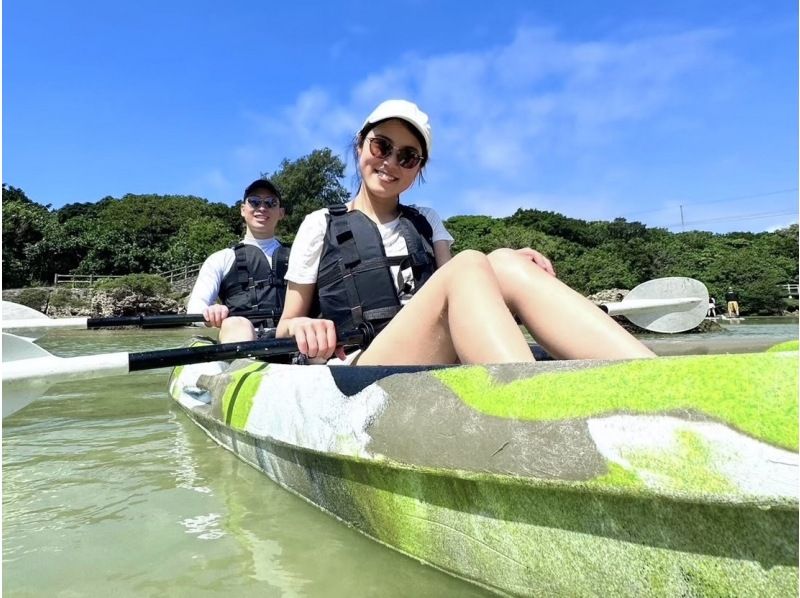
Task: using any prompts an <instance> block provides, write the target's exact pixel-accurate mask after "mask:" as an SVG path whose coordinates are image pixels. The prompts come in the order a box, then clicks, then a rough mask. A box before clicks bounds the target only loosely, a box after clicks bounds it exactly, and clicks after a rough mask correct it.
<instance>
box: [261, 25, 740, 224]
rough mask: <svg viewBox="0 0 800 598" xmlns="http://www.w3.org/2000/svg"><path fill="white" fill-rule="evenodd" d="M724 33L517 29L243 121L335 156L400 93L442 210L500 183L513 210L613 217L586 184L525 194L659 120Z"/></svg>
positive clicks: (315, 92)
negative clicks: (587, 33) (418, 132)
mask: <svg viewBox="0 0 800 598" xmlns="http://www.w3.org/2000/svg"><path fill="white" fill-rule="evenodd" d="M725 35H726V33H725V32H723V31H719V30H710V29H703V30H694V31H685V32H678V33H674V34H663V33H661V32H659V33H657V34H647V33H641V32H639V33H636V34H626V36H624V37H623V36H620V37H619V38H608V39H603V40H599V41H572V40H569V39H567V37H566V36H565V35H564V34H562V33H560V32H559V31H557V30H555V29H548V28H543V27H526V28H520V29H519V30H518V31H517V33H516V35H515V36H514V38H513V39H512V40H510V41H509V43H507V44H505V45H501V46H496V47H490V48H484V49H482V50H479V51H471V52H458V53H448V54H442V55H434V56H418V55H414V54H407V55H405V56H403V57H401V58H400V59H398V60H397V61H396V62H395V63H394V64H389V65H387V66H386V68H384V69H383V70H381V71H379V72H374V73H369V74H367V75H366V76H364V78H363V79H362V80H361V81H360V82H358V83H357V84H355V85H354V86H353V89H352V91H351V93H350V95H349V97H346V98H337V97H334V96H332V95H331V94H330V93H329V92H327V91H326V90H324V89H320V88H310V89H308V90H306V91H304V92H303V93H302V94H300V95H299V96H298V97H297V98H296V100H295V101H294V102H293V103H292V104H291V105H289V106H286V107H285V108H284V109H282V110H281V111H280V113H278V114H270V115H250V118H251V119H252V120H253V122H255V123H257V125H258V130H259V131H260V133H261V135H262V136H263V139H264V141H263V142H264V143H273V144H279V148H280V152H279V153H280V155H281V156H291V155H301V154H303V153H307V152H310V151H311V150H312V149H314V148H318V147H323V146H327V147H330V148H332V149H333V150H334V151H336V152H343V151H345V149H346V146H347V143H348V141H349V140H350V139H351V138H352V135H353V134H354V132H355V131H356V130H357V129H358V127H359V126H360V125H361V122H362V120H363V118H364V117H365V116H366V115H367V114H368V113H369V111H370V110H371V109H372V108H373V107H374V106H375V105H376V104H377V103H378V102H380V101H382V100H384V99H387V98H390V97H406V98H409V99H412V100H414V101H416V102H417V103H418V104H419V105H420V106H421V107H422V108H423V110H425V111H427V112H428V113H429V114H430V115H431V120H432V124H433V132H434V135H433V152H432V161H431V165H430V173H429V179H430V180H431V182H433V181H434V179H435V180H436V181H437V185H436V186H437V187H441V188H442V189H444V188H445V185H448V187H447V188H448V189H449V192H448V193H447V197H448V205H449V206H450V208H449V211H452V212H459V211H463V210H465V209H470V208H471V207H472V204H471V203H470V202H471V201H472V200H471V198H472V197H473V196H474V195H475V193H476V192H475V191H472V190H471V189H473V188H475V187H483V186H484V185H485V183H486V181H487V180H489V181H491V182H492V186H495V185H496V187H497V188H498V189H500V188H505V189H506V190H507V192H506V194H505V195H499V196H498V197H502V198H505V199H502V200H501V203H504V202H510V201H513V202H516V204H515V205H514V209H516V207H520V206H521V205H529V206H530V207H543V206H542V203H541V202H545V203H546V204H547V205H548V206H549V207H544V208H543V209H553V210H557V211H562V212H566V211H570V212H572V213H576V215H577V212H578V210H585V211H584V212H582V214H583V217H584V218H594V217H597V218H603V217H613V215H611V216H610V215H609V214H608V213H606V214H603V213H600V212H599V211H598V206H599V205H601V204H602V203H603V202H600V201H598V200H597V199H596V198H588V197H582V196H583V195H584V193H583V192H577V193H576V192H574V191H570V190H569V189H566V188H565V189H564V196H562V197H559V196H558V195H553V194H551V195H547V194H543V193H536V192H534V191H533V190H535V189H537V188H538V189H542V188H544V186H545V185H544V183H543V180H544V179H545V178H546V177H547V175H548V172H549V171H550V170H553V169H555V168H558V169H561V170H562V171H564V170H566V171H567V175H566V177H565V178H566V179H569V169H570V168H574V170H575V171H576V172H577V171H578V170H579V166H580V164H581V163H583V162H585V161H586V160H587V159H589V158H588V156H592V155H594V156H596V155H597V154H602V152H603V151H604V150H605V148H608V147H615V144H617V143H619V139H621V138H622V137H623V136H624V135H625V134H626V131H627V129H626V127H630V125H633V124H637V123H639V122H640V121H643V120H646V119H651V120H653V121H655V120H656V119H661V118H662V117H663V114H664V112H665V111H667V108H668V107H669V105H670V103H671V102H678V101H680V100H681V99H682V97H681V94H682V93H683V89H684V88H683V85H684V81H683V79H684V78H685V77H690V76H696V75H697V74H698V73H699V72H701V70H702V69H703V68H705V67H707V66H708V65H709V64H713V63H716V62H717V60H718V59H717V57H716V45H717V44H718V43H719V41H720V40H721V39H723V38H724V36H725ZM434 173H435V174H434ZM562 174H563V173H562ZM562 178H564V177H562ZM597 193H598V194H602V190H597ZM569 194H571V195H569ZM568 195H569V196H568ZM523 201H525V203H522V202H523ZM537 202H538V203H537ZM612 208H613V206H609V209H612ZM619 211H620V212H624V211H625V210H624V209H620V210H619Z"/></svg>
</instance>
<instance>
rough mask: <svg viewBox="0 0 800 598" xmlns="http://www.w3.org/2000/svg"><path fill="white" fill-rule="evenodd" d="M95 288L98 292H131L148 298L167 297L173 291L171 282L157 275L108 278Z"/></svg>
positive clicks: (130, 275)
mask: <svg viewBox="0 0 800 598" xmlns="http://www.w3.org/2000/svg"><path fill="white" fill-rule="evenodd" d="M94 288H95V289H96V290H98V291H111V292H113V291H117V290H119V291H130V292H132V293H136V294H137V295H144V296H146V297H153V296H156V295H167V294H168V293H169V292H170V289H171V287H170V284H169V282H167V281H166V280H165V279H163V278H161V277H160V276H158V275H157V274H129V275H127V276H122V277H121V278H107V279H105V280H102V281H100V282H98V283H97V284H96V285H95V287H94Z"/></svg>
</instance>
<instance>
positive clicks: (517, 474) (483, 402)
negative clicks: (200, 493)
mask: <svg viewBox="0 0 800 598" xmlns="http://www.w3.org/2000/svg"><path fill="white" fill-rule="evenodd" d="M195 342H196V343H202V342H208V341H201V340H197V341H195ZM797 372H798V354H797V343H796V342H793V343H790V344H788V345H787V346H783V347H778V348H776V350H772V351H768V352H764V353H754V354H739V355H702V356H690V357H661V358H657V359H653V360H632V361H618V362H603V361H562V362H559V361H552V362H541V363H536V364H516V365H497V366H491V365H488V366H458V367H440V368H436V367H422V368H420V367H416V368H414V367H341V366H340V367H327V366H297V365H279V364H267V363H264V362H260V361H253V360H238V361H234V362H233V363H230V364H227V363H219V362H218V363H208V364H197V365H190V366H183V367H178V368H175V370H174V371H173V374H172V377H171V379H170V386H169V389H170V394H171V395H172V397H173V398H174V399H175V401H177V403H178V404H179V405H180V406H181V407H182V408H183V409H184V410H185V411H186V413H188V415H189V416H190V417H191V418H192V419H193V420H194V421H195V422H196V423H197V424H198V425H199V426H200V427H201V428H203V429H204V430H205V431H206V432H207V433H208V434H209V435H210V436H211V437H212V438H213V439H214V440H216V441H217V442H218V443H219V444H221V445H222V446H223V447H225V448H227V449H229V450H231V451H232V452H234V453H235V454H236V455H238V456H239V457H240V458H241V459H243V460H244V461H246V462H247V463H249V464H251V465H252V466H253V467H256V468H257V469H259V470H261V471H263V472H264V473H265V474H266V475H267V476H268V477H269V478H270V479H272V480H273V481H275V482H276V483H278V484H280V485H281V486H283V487H284V488H286V489H287V490H290V491H292V492H294V493H295V494H297V495H299V496H300V497H302V498H304V499H305V500H307V501H309V502H311V503H312V504H314V505H316V506H318V507H319V508H321V509H322V510H324V511H326V512H328V513H330V514H332V515H334V516H335V517H337V518H338V519H340V520H341V521H343V522H344V523H346V524H347V525H349V526H352V527H354V528H355V529H357V530H358V531H360V532H362V533H364V534H366V535H367V536H369V537H371V538H373V539H375V540H377V541H378V542H381V543H383V544H385V545H387V546H389V547H391V548H394V549H396V550H398V551H400V552H402V553H404V554H407V555H409V556H412V557H414V558H416V559H418V560H420V561H422V562H424V563H427V564H429V565H432V566H434V567H437V568H439V569H441V570H443V571H445V572H447V573H449V574H451V575H454V576H457V577H460V578H462V579H464V580H467V581H469V582H472V583H475V584H478V585H480V586H483V587H486V588H489V589H491V590H494V591H496V592H498V593H501V594H510V595H523V596H553V595H560V596H588V595H600V596H644V595H662V596H733V595H748V596H797V594H798V534H797V530H798V397H797V390H798V379H797Z"/></svg>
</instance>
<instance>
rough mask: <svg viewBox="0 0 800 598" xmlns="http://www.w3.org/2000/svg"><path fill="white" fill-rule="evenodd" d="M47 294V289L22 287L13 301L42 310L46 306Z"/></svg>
mask: <svg viewBox="0 0 800 598" xmlns="http://www.w3.org/2000/svg"><path fill="white" fill-rule="evenodd" d="M49 296H50V291H48V290H47V289H23V290H22V291H20V292H19V294H18V295H17V296H16V297H15V298H14V303H19V304H20V305H24V306H26V307H30V308H31V309H35V310H36V311H41V312H43V311H44V310H45V308H46V307H47V300H48V299H49Z"/></svg>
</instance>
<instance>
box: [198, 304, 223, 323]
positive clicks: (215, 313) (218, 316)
mask: <svg viewBox="0 0 800 598" xmlns="http://www.w3.org/2000/svg"><path fill="white" fill-rule="evenodd" d="M203 317H204V318H205V319H206V326H214V327H215V328H219V327H220V326H222V320H224V319H225V318H227V317H228V307H227V306H225V305H220V304H219V303H216V304H214V305H209V306H208V307H206V308H205V309H204V310H203Z"/></svg>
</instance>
